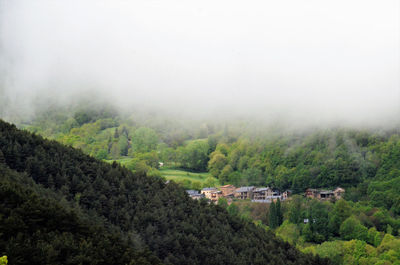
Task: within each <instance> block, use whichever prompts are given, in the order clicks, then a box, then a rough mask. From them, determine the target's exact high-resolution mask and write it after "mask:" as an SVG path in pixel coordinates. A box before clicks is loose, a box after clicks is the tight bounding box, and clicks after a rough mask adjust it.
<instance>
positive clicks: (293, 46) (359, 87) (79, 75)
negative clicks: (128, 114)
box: [0, 0, 400, 127]
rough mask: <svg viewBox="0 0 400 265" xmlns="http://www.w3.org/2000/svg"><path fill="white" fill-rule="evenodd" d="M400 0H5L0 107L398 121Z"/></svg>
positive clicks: (305, 121) (4, 111) (313, 121)
mask: <svg viewBox="0 0 400 265" xmlns="http://www.w3.org/2000/svg"><path fill="white" fill-rule="evenodd" d="M399 10H400V8H399V2H398V1H396V0H386V1H380V2H379V3H378V2H377V1H373V0H368V1H361V0H353V1H335V2H332V3H324V2H321V1H308V2H307V3H302V2H298V1H294V0H287V1H282V2H272V1H258V0H252V1H250V2H248V3H246V4H244V3H243V2H242V1H225V0H222V1H217V2H215V1H201V3H200V2H198V3H188V2H184V1H179V0H174V1H168V2H163V1H144V2H142V1H121V0H120V1H112V2H110V1H105V0H102V1H94V0H85V1H77V0H73V1H61V0H57V1H50V0H39V1H28V0H25V1H24V0H15V1H4V0H3V1H1V2H0V100H1V105H0V112H1V115H2V117H12V116H14V117H15V115H16V114H18V115H19V116H23V117H28V116H31V115H32V114H33V113H35V111H37V110H38V109H41V108H42V107H43V106H45V107H48V105H50V104H52V105H68V104H69V103H75V104H76V102H78V101H79V100H80V99H81V98H94V97H97V98H100V100H103V101H106V102H107V103H108V104H112V105H115V106H116V107H118V108H120V109H131V108H136V109H141V110H147V111H153V112H157V113H166V112H167V113H171V114H170V116H174V115H178V114H182V113H183V114H184V115H185V116H186V117H188V119H190V118H194V117H203V118H204V117H207V118H211V117H216V116H217V117H221V118H226V119H235V118H236V117H243V118H253V119H255V120H260V121H261V120H263V121H268V122H276V121H279V122H281V123H284V124H288V125H292V126H294V127H296V126H297V127H299V126H306V127H307V126H316V125H317V126H328V125H329V126H331V125H335V126H337V125H344V126H368V127H371V126H372V127H374V126H393V125H394V124H398V117H399V114H400V107H399V106H400V104H399V100H400V94H399V85H400V82H399V79H400V74H399V72H400V67H399V61H400V57H399V56H400V55H399V54H400V53H399V49H400V48H399V47H400V42H399V33H398V32H400V29H399V12H400V11H399Z"/></svg>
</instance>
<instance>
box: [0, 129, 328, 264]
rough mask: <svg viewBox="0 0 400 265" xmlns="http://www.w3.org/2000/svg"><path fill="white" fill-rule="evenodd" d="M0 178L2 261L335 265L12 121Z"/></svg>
mask: <svg viewBox="0 0 400 265" xmlns="http://www.w3.org/2000/svg"><path fill="white" fill-rule="evenodd" d="M0 169H1V197H2V200H1V218H0V222H1V227H2V233H1V234H0V240H1V242H0V244H1V251H2V253H0V254H1V255H7V256H8V259H9V262H10V264H35V263H40V264H127V263H131V264H156V263H158V261H157V259H159V260H160V261H161V262H162V263H164V264H266V263H268V264H325V263H327V260H322V259H320V258H318V257H313V256H311V255H305V254H301V253H300V252H299V251H297V250H296V249H295V248H294V247H292V246H290V245H289V244H288V243H284V242H283V241H281V240H278V239H277V238H276V237H275V236H274V235H273V233H271V232H268V231H265V230H264V229H262V228H261V227H257V226H255V225H254V224H253V223H251V222H248V221H244V220H242V219H240V218H238V217H237V216H233V215H229V214H228V212H227V211H226V210H225V209H224V208H222V207H220V206H215V205H208V204H207V203H206V202H204V201H200V202H197V201H193V200H191V199H190V198H189V197H188V196H187V195H186V193H185V191H184V190H183V189H182V188H180V187H179V186H177V185H176V184H174V183H171V184H167V185H166V184H164V182H163V180H162V179H160V178H158V177H151V176H146V175H145V174H143V173H140V172H136V173H132V171H130V170H128V169H126V168H124V167H121V165H119V164H117V163H113V164H111V165H110V164H107V163H104V162H101V161H99V160H97V159H95V158H92V157H90V156H87V155H85V154H84V153H83V152H81V151H78V150H75V149H73V148H71V147H65V146H63V145H61V144H59V143H57V142H55V141H48V140H44V139H43V138H42V137H40V136H36V135H33V134H31V133H29V132H26V131H20V130H18V129H17V128H16V127H15V126H13V125H10V124H8V123H5V122H3V121H0ZM3 231H4V232H3ZM114 249H115V250H114ZM147 250H150V251H151V253H150V252H148V251H147ZM109 252H110V253H109Z"/></svg>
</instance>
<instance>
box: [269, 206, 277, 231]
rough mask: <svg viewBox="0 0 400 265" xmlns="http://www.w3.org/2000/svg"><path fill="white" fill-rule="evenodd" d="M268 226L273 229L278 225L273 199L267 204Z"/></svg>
mask: <svg viewBox="0 0 400 265" xmlns="http://www.w3.org/2000/svg"><path fill="white" fill-rule="evenodd" d="M268 220H269V227H271V228H272V229H275V228H276V227H277V226H278V225H277V224H278V223H277V220H278V219H277V215H276V206H275V203H274V201H272V202H271V204H270V205H269V213H268Z"/></svg>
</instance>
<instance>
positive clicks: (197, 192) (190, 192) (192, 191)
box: [186, 190, 200, 195]
mask: <svg viewBox="0 0 400 265" xmlns="http://www.w3.org/2000/svg"><path fill="white" fill-rule="evenodd" d="M186 192H187V194H189V195H197V194H200V192H199V191H197V190H186Z"/></svg>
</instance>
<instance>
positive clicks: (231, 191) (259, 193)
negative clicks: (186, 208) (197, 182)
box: [187, 185, 291, 203]
mask: <svg viewBox="0 0 400 265" xmlns="http://www.w3.org/2000/svg"><path fill="white" fill-rule="evenodd" d="M187 193H188V194H189V196H190V197H191V198H193V199H201V198H207V199H209V200H210V201H212V202H218V199H219V198H226V199H234V198H236V199H239V200H246V199H250V200H251V201H252V202H264V203H270V202H271V201H276V200H277V199H280V200H282V201H283V200H286V199H287V198H288V197H289V196H290V195H291V191H289V190H287V191H285V192H283V193H281V192H280V191H279V190H277V189H272V188H270V187H255V186H247V187H240V188H236V187H235V186H233V185H225V186H221V187H220V188H219V189H217V188H213V187H212V188H204V189H202V190H201V191H200V192H199V191H197V190H187Z"/></svg>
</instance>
